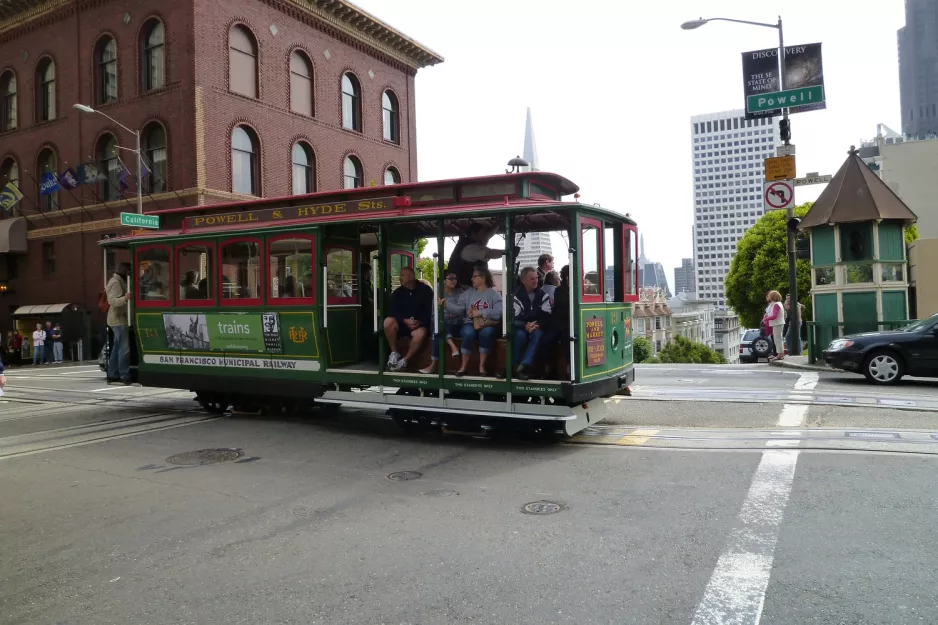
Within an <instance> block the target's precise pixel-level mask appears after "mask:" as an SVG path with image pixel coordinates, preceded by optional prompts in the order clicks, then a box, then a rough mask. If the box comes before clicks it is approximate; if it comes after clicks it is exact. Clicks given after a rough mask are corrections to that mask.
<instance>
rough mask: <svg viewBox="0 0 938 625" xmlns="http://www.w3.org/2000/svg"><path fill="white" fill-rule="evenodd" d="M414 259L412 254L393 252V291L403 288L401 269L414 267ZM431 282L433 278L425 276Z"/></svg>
mask: <svg viewBox="0 0 938 625" xmlns="http://www.w3.org/2000/svg"><path fill="white" fill-rule="evenodd" d="M413 266H414V257H413V256H411V255H410V254H402V253H400V252H393V253H392V254H391V290H392V291H393V290H394V289H396V288H397V287H399V286H401V268H403V267H413ZM423 277H424V278H426V279H427V280H429V281H430V282H433V276H423Z"/></svg>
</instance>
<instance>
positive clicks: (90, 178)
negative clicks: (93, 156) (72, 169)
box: [78, 163, 107, 184]
mask: <svg viewBox="0 0 938 625" xmlns="http://www.w3.org/2000/svg"><path fill="white" fill-rule="evenodd" d="M102 180H107V176H105V175H104V174H102V173H101V170H100V169H98V166H97V165H95V164H94V163H82V164H81V165H79V166H78V184H94V183H95V182H101V181H102Z"/></svg>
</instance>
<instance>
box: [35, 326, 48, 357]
mask: <svg viewBox="0 0 938 625" xmlns="http://www.w3.org/2000/svg"><path fill="white" fill-rule="evenodd" d="M45 344H46V331H45V330H43V329H42V324H41V323H37V324H36V331H35V332H33V365H44V364H45V362H42V361H43V354H45V351H44V350H45Z"/></svg>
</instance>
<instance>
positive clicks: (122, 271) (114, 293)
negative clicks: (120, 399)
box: [105, 263, 130, 384]
mask: <svg viewBox="0 0 938 625" xmlns="http://www.w3.org/2000/svg"><path fill="white" fill-rule="evenodd" d="M129 276H130V263H121V264H120V265H118V267H117V271H115V272H114V275H113V276H111V279H110V280H108V283H107V287H106V288H105V291H106V293H107V303H108V310H107V325H108V327H109V328H110V329H111V332H112V333H113V335H114V341H113V344H112V345H111V354H110V358H109V359H108V366H107V382H108V384H110V383H111V382H123V383H124V384H130V328H129V325H130V323H129V320H128V317H127V302H128V300H130V283H129V281H128V280H129Z"/></svg>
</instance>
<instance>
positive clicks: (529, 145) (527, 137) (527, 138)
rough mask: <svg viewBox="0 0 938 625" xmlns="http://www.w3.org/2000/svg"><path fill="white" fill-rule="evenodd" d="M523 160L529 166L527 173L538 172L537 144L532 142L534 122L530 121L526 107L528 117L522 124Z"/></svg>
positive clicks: (529, 108)
mask: <svg viewBox="0 0 938 625" xmlns="http://www.w3.org/2000/svg"><path fill="white" fill-rule="evenodd" d="M524 160H526V161H527V162H528V163H530V164H531V166H530V167H529V168H528V171H538V169H539V168H538V166H537V142H536V141H535V140H534V122H532V121H531V107H530V106H529V107H528V117H527V120H526V121H525V124H524Z"/></svg>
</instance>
